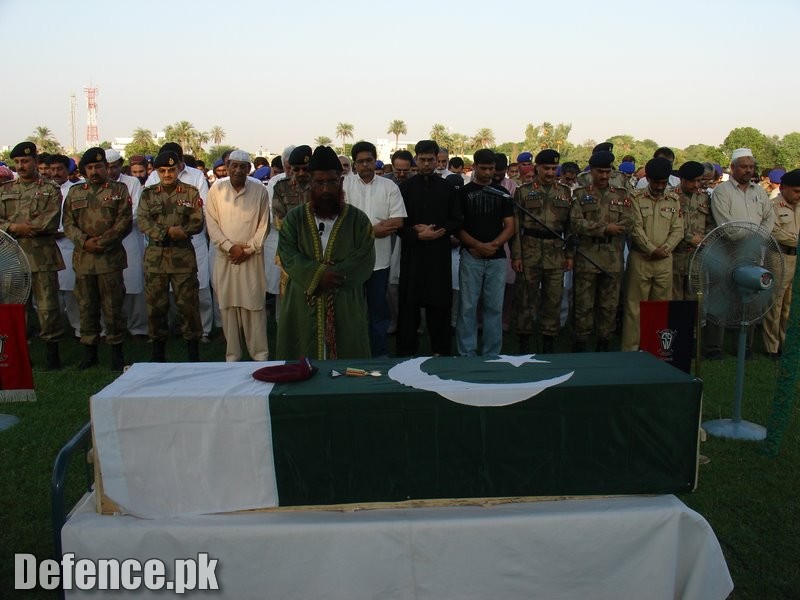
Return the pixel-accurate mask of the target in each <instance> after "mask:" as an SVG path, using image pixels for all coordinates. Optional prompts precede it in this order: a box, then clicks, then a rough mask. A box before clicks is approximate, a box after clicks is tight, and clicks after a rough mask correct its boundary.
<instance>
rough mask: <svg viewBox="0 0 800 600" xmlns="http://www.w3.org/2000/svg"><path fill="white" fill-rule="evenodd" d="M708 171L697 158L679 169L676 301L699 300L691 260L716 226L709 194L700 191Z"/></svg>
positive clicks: (674, 269)
mask: <svg viewBox="0 0 800 600" xmlns="http://www.w3.org/2000/svg"><path fill="white" fill-rule="evenodd" d="M704 171H705V168H704V167H703V165H702V164H700V163H699V162H695V161H693V160H690V161H689V162H685V163H683V164H682V165H681V168H680V169H678V177H680V180H681V183H680V185H679V186H678V187H677V188H675V190H674V191H675V193H676V194H678V198H679V199H680V203H681V208H680V216H681V221H682V223H683V239H682V240H681V241H680V242H678V245H677V246H675V250H674V251H673V253H672V299H673V300H694V299H695V298H692V297H691V294H690V293H689V262H690V261H691V260H692V254H693V253H694V251H695V250H696V249H697V247H698V246H699V245H700V242H702V241H703V238H704V237H705V236H706V234H707V233H708V232H709V231H711V230H712V229H714V217H712V216H711V204H710V202H709V197H708V194H705V193H703V192H700V185H701V184H702V181H703V172H704Z"/></svg>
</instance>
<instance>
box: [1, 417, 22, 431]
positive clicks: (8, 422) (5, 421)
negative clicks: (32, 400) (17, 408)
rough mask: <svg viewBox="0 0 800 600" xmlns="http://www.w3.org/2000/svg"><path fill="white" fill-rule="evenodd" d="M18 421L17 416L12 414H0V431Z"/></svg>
mask: <svg viewBox="0 0 800 600" xmlns="http://www.w3.org/2000/svg"><path fill="white" fill-rule="evenodd" d="M17 423H19V418H18V417H15V416H14V415H0V431H3V430H4V429H8V428H9V427H13V426H14V425H16V424H17Z"/></svg>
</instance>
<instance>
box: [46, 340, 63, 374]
mask: <svg viewBox="0 0 800 600" xmlns="http://www.w3.org/2000/svg"><path fill="white" fill-rule="evenodd" d="M45 368H46V369H47V370H48V371H58V370H59V369H60V368H61V356H60V355H59V353H58V342H47V365H46V366H45Z"/></svg>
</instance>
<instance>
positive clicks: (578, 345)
mask: <svg viewBox="0 0 800 600" xmlns="http://www.w3.org/2000/svg"><path fill="white" fill-rule="evenodd" d="M572 351H573V352H586V340H575V341H574V342H572Z"/></svg>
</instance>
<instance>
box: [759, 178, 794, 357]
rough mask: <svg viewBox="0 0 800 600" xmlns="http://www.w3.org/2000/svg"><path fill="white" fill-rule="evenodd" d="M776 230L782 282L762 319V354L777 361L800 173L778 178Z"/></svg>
mask: <svg viewBox="0 0 800 600" xmlns="http://www.w3.org/2000/svg"><path fill="white" fill-rule="evenodd" d="M772 206H773V207H774V209H775V226H774V227H773V229H772V237H774V238H775V240H777V242H778V244H780V247H781V252H783V255H784V256H783V279H782V280H781V281H779V282H778V285H779V288H778V293H777V294H776V295H775V297H776V298H777V301H776V302H775V304H773V305H772V308H771V309H770V310H769V312H768V313H767V316H766V317H765V318H764V326H763V335H764V351H765V352H766V353H767V356H768V357H769V358H771V359H773V360H777V359H778V358H780V356H781V349H782V346H783V342H784V340H786V324H787V322H788V321H789V308H790V307H791V305H792V280H793V279H794V273H795V268H796V266H797V235H798V233H800V169H795V170H794V171H789V172H788V173H785V174H784V175H783V176H782V177H781V187H780V193H779V194H778V195H777V196H776V197H775V198H774V199H773V200H772Z"/></svg>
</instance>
